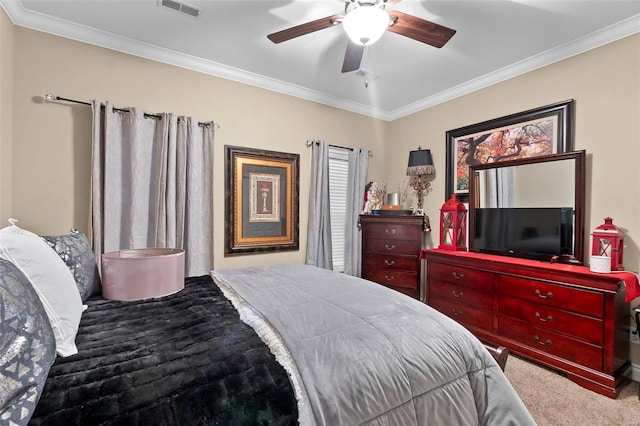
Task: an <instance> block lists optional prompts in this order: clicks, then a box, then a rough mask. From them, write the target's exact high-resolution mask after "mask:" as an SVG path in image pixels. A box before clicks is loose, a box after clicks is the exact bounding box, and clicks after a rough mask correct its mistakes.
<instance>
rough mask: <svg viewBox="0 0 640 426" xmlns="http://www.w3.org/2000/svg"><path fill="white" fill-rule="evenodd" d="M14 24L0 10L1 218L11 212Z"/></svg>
mask: <svg viewBox="0 0 640 426" xmlns="http://www.w3.org/2000/svg"><path fill="white" fill-rule="evenodd" d="M13 28H14V27H13V24H12V23H11V21H10V20H9V18H8V17H7V15H6V14H5V13H4V10H2V9H0V218H5V217H6V216H7V215H9V214H10V212H11V171H12V168H11V163H12V150H11V148H12V146H13V139H12V138H13V131H12V126H13V105H12V104H13Z"/></svg>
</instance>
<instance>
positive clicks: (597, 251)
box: [591, 217, 624, 271]
mask: <svg viewBox="0 0 640 426" xmlns="http://www.w3.org/2000/svg"><path fill="white" fill-rule="evenodd" d="M591 235H592V237H593V242H592V245H591V254H592V255H593V256H607V257H610V258H611V270H612V271H624V266H622V249H623V247H624V236H623V235H622V232H620V230H619V229H618V227H617V226H615V225H614V224H613V219H611V218H610V217H607V218H605V219H604V224H602V225H600V226H598V227H596V229H594V230H593V234H591Z"/></svg>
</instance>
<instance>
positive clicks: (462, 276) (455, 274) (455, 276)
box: [451, 272, 464, 280]
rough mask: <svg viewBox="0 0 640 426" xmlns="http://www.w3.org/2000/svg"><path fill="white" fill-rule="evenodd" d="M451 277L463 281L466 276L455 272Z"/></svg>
mask: <svg viewBox="0 0 640 426" xmlns="http://www.w3.org/2000/svg"><path fill="white" fill-rule="evenodd" d="M451 275H452V276H453V278H455V279H456V280H461V279H463V278H464V274H460V275H458V274H457V273H456V272H453V273H452V274H451Z"/></svg>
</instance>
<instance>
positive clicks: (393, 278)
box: [384, 275, 396, 281]
mask: <svg viewBox="0 0 640 426" xmlns="http://www.w3.org/2000/svg"><path fill="white" fill-rule="evenodd" d="M384 279H385V280H387V281H393V280H395V279H396V277H394V276H393V275H391V276H389V275H385V276H384Z"/></svg>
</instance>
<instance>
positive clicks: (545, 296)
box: [536, 289, 553, 299]
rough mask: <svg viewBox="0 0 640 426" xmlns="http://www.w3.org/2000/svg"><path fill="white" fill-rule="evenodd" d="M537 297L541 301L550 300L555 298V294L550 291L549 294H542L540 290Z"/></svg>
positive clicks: (537, 291)
mask: <svg viewBox="0 0 640 426" xmlns="http://www.w3.org/2000/svg"><path fill="white" fill-rule="evenodd" d="M536 296H538V297H539V298H541V299H548V298H550V297H553V293H551V292H550V291H548V292H547V294H542V293H540V290H538V289H536Z"/></svg>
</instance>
